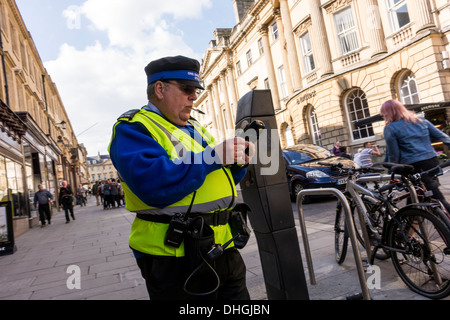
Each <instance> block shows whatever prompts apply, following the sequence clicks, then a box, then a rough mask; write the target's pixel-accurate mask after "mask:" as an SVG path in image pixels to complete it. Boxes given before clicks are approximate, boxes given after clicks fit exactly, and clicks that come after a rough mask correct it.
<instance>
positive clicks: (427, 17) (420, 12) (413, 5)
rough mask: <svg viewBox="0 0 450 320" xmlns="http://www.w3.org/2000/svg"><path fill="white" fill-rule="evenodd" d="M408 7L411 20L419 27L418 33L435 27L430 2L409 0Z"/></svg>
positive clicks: (426, 0)
mask: <svg viewBox="0 0 450 320" xmlns="http://www.w3.org/2000/svg"><path fill="white" fill-rule="evenodd" d="M407 5H408V12H410V13H411V16H410V19H411V21H414V22H415V24H416V26H417V31H416V33H420V32H422V31H425V30H428V29H430V28H433V27H435V25H434V22H433V17H432V16H431V12H430V7H429V5H428V0H407Z"/></svg>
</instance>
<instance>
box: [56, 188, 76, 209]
mask: <svg viewBox="0 0 450 320" xmlns="http://www.w3.org/2000/svg"><path fill="white" fill-rule="evenodd" d="M72 203H73V192H72V188H71V186H70V185H67V187H66V188H64V187H61V188H60V189H59V204H63V205H68V204H72Z"/></svg>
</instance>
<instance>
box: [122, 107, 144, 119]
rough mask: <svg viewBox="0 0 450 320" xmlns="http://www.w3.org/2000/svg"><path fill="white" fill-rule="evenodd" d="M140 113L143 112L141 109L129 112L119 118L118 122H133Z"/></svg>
mask: <svg viewBox="0 0 450 320" xmlns="http://www.w3.org/2000/svg"><path fill="white" fill-rule="evenodd" d="M139 111H141V109H131V110H128V111H127V112H125V113H124V114H122V115H121V116H120V117H119V118H117V120H125V119H126V120H131V119H133V117H134V116H135V115H136V113H138V112H139Z"/></svg>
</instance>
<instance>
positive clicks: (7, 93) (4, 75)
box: [0, 29, 9, 107]
mask: <svg viewBox="0 0 450 320" xmlns="http://www.w3.org/2000/svg"><path fill="white" fill-rule="evenodd" d="M0 51H1V55H2V66H3V77H4V78H5V95H6V104H7V105H8V107H9V90H8V78H7V76H6V64H5V54H4V53H3V40H2V30H1V29H0Z"/></svg>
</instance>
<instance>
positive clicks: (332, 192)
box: [297, 188, 371, 300]
mask: <svg viewBox="0 0 450 320" xmlns="http://www.w3.org/2000/svg"><path fill="white" fill-rule="evenodd" d="M304 195H334V196H336V197H337V198H338V200H339V201H340V202H341V204H342V207H343V209H344V212H345V218H346V223H347V226H348V231H349V237H350V241H351V244H352V249H353V255H354V257H355V264H356V269H357V271H358V278H359V283H360V286H361V291H362V295H363V299H364V300H370V299H371V298H370V292H369V289H368V287H367V281H366V276H365V273H364V267H363V263H362V259H361V252H360V250H359V245H358V239H357V238H356V231H355V225H354V223H353V219H352V217H351V211H350V206H349V204H348V201H347V198H346V197H345V196H344V194H343V193H342V192H341V191H339V190H338V189H335V188H321V189H308V190H302V191H300V192H299V194H298V195H297V211H298V213H299V222H300V227H301V228H302V237H303V246H304V247H305V254H306V260H307V263H308V271H309V273H310V275H311V273H312V274H313V277H312V278H314V281H315V277H314V270H312V259H311V251H310V249H309V241H308V236H307V234H306V223H305V218H304V215H303V209H302V198H303V196H304Z"/></svg>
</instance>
